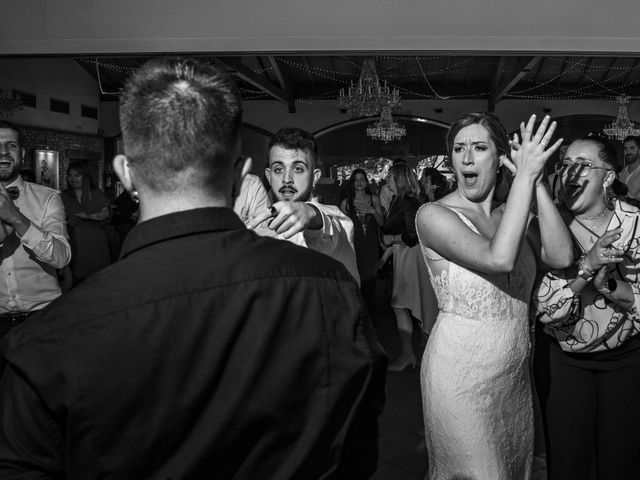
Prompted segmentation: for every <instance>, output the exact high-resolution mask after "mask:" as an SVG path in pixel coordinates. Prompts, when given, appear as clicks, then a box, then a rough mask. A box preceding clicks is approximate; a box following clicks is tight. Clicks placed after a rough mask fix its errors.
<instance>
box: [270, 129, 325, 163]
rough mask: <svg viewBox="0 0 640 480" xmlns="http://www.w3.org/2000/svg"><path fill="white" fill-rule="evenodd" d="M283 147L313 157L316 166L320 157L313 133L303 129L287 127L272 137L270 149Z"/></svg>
mask: <svg viewBox="0 0 640 480" xmlns="http://www.w3.org/2000/svg"><path fill="white" fill-rule="evenodd" d="M275 146H278V147H282V148H284V149H286V150H301V151H303V152H307V153H308V154H310V155H311V159H312V160H313V163H314V168H315V164H316V163H317V157H318V142H316V139H315V138H314V136H313V135H311V133H309V132H307V131H306V130H302V129H301V128H295V127H285V128H281V129H280V130H278V131H277V132H276V133H274V134H273V135H272V136H271V140H269V147H268V149H269V150H271V148H272V147H275Z"/></svg>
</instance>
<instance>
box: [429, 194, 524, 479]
mask: <svg viewBox="0 0 640 480" xmlns="http://www.w3.org/2000/svg"><path fill="white" fill-rule="evenodd" d="M423 208H424V207H423ZM447 208H449V207H447ZM452 210H453V209H452ZM453 211H454V212H456V213H457V214H458V215H459V216H460V218H461V219H462V220H463V221H464V222H465V223H466V224H467V225H468V226H469V228H471V229H472V230H473V231H474V232H476V233H477V234H478V235H480V233H479V232H478V231H477V229H476V228H475V227H474V225H473V224H472V222H471V221H470V220H469V219H467V218H466V217H465V216H464V215H463V214H461V213H460V212H457V211H456V210H453ZM421 248H422V253H423V255H424V257H425V261H426V263H427V266H428V268H429V271H430V274H431V282H432V284H433V288H434V290H435V293H436V297H437V299H438V308H439V310H440V312H439V315H438V319H437V321H436V324H435V326H434V328H433V331H432V332H431V336H430V338H429V341H428V343H427V348H426V350H425V352H424V357H423V360H422V368H421V384H422V399H423V408H424V419H425V436H426V444H427V451H428V455H429V479H431V480H445V479H446V480H454V479H455V480H472V479H473V480H526V479H530V478H531V470H532V459H533V433H534V432H533V429H534V422H533V407H532V392H531V381H530V375H529V365H528V362H529V350H530V336H529V327H528V325H529V324H528V308H529V296H530V293H531V288H532V284H533V280H534V277H535V258H534V256H533V252H532V250H531V248H530V246H529V245H528V243H527V242H526V241H525V242H524V246H523V248H522V250H521V252H520V255H519V258H518V261H517V265H516V267H515V269H514V271H513V272H512V273H511V274H509V275H487V274H483V273H479V272H475V271H472V270H469V269H466V268H464V267H461V266H460V265H456V264H455V263H451V262H449V261H447V260H445V259H444V258H442V257H439V256H438V255H437V254H436V253H435V252H434V251H433V250H430V249H429V248H427V247H425V246H424V245H423V244H422V243H421Z"/></svg>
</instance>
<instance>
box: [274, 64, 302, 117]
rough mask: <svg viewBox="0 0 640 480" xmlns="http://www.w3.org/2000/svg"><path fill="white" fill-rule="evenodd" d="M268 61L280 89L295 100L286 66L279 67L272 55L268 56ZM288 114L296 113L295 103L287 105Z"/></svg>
mask: <svg viewBox="0 0 640 480" xmlns="http://www.w3.org/2000/svg"><path fill="white" fill-rule="evenodd" d="M267 59H268V60H269V64H270V65H271V68H272V69H273V73H274V75H275V76H276V78H277V79H278V83H279V84H280V88H281V89H282V90H283V91H284V92H285V93H286V94H287V95H289V96H290V97H291V98H295V96H296V95H295V91H294V88H293V82H292V81H291V75H290V74H289V70H288V69H287V67H286V66H284V65H280V64H279V63H278V60H277V59H276V57H274V56H273V55H269V56H268V57H267ZM289 113H296V105H295V103H290V104H289Z"/></svg>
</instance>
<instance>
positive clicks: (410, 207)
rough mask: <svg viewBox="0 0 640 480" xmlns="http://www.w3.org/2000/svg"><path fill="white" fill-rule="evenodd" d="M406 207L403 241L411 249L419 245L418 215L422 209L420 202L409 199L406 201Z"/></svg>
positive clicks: (404, 211) (404, 209)
mask: <svg viewBox="0 0 640 480" xmlns="http://www.w3.org/2000/svg"><path fill="white" fill-rule="evenodd" d="M405 204H406V207H405V208H403V214H404V226H405V228H403V229H402V234H401V237H402V241H403V242H404V243H406V244H407V245H408V246H409V247H413V246H414V245H416V244H417V243H418V233H417V232H416V213H417V212H418V208H420V204H419V202H418V201H417V200H416V201H412V200H410V199H407V200H406V201H405Z"/></svg>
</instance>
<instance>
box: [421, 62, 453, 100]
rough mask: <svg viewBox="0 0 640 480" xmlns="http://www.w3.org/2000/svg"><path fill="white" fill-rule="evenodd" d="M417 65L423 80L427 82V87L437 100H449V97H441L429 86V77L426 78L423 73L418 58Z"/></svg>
mask: <svg viewBox="0 0 640 480" xmlns="http://www.w3.org/2000/svg"><path fill="white" fill-rule="evenodd" d="M418 66H419V67H420V72H422V78H424V81H425V82H427V85H428V86H429V89H430V90H431V91H432V92H433V94H434V95H435V96H436V98H438V99H439V100H450V99H451V97H443V96H442V95H440V94H439V93H438V92H436V91H435V90H434V88H433V87H432V86H431V83H429V79H428V78H427V75H426V74H425V73H424V70H423V69H422V63H420V59H418Z"/></svg>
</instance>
